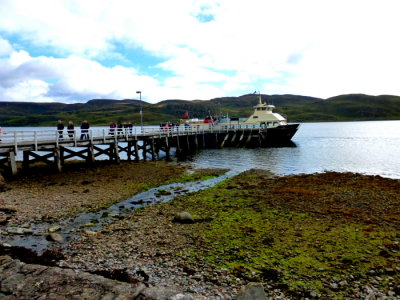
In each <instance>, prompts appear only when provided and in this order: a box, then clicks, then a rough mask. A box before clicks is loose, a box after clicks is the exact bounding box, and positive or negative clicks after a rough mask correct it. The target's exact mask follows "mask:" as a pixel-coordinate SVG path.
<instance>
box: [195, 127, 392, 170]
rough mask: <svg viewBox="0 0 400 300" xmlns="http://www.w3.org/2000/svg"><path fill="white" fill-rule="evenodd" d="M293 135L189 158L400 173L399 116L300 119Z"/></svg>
mask: <svg viewBox="0 0 400 300" xmlns="http://www.w3.org/2000/svg"><path fill="white" fill-rule="evenodd" d="M292 140H293V145H292V146H291V147H277V148H256V149H243V148H224V149H212V150H204V151H200V152H199V153H198V154H196V155H194V156H193V157H191V159H190V163H191V164H192V165H194V166H195V167H200V168H205V167H214V168H228V169H235V170H237V171H244V170H247V169H251V168H258V169H266V170H270V171H271V172H273V173H275V174H279V175H288V174H301V173H307V174H309V173H318V172H324V171H338V172H355V173H361V174H368V175H380V176H383V177H389V178H400V121H363V122H323V123H303V124H301V125H300V128H299V130H298V132H297V133H296V135H295V136H294V137H293V139H292Z"/></svg>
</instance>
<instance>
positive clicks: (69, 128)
mask: <svg viewBox="0 0 400 300" xmlns="http://www.w3.org/2000/svg"><path fill="white" fill-rule="evenodd" d="M67 131H68V136H69V137H70V138H71V139H72V138H73V137H74V134H75V127H74V123H72V121H69V122H68V125H67Z"/></svg>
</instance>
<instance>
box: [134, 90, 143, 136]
mask: <svg viewBox="0 0 400 300" xmlns="http://www.w3.org/2000/svg"><path fill="white" fill-rule="evenodd" d="M136 94H139V104H140V128H141V132H142V133H143V107H142V92H141V91H137V92H136Z"/></svg>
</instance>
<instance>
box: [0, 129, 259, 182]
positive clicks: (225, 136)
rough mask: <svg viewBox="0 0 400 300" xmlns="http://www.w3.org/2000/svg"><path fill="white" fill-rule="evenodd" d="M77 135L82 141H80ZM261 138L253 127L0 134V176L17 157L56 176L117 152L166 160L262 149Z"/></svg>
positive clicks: (11, 170)
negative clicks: (70, 165)
mask: <svg viewBox="0 0 400 300" xmlns="http://www.w3.org/2000/svg"><path fill="white" fill-rule="evenodd" d="M81 137H82V138H81ZM263 138H264V136H263V135H261V134H259V129H255V128H245V129H244V128H243V129H241V128H236V127H231V128H224V129H218V130H216V129H214V128H212V127H210V128H209V129H202V128H200V127H195V126H193V127H183V126H180V127H172V128H167V129H166V128H144V129H143V130H140V129H138V128H133V129H122V130H120V131H117V130H115V131H110V130H109V129H100V128H97V129H96V128H94V129H89V132H88V136H82V132H81V131H80V130H76V131H74V132H73V133H70V134H68V133H67V132H65V131H64V132H63V133H60V132H58V131H57V130H34V131H3V134H2V136H1V141H0V172H1V174H2V175H3V176H4V177H5V178H10V177H13V176H15V175H16V174H17V172H18V168H17V157H20V159H19V160H21V161H22V168H29V166H30V165H31V164H32V163H35V162H43V163H46V164H48V165H49V166H50V167H52V168H54V169H55V170H56V171H58V172H61V171H62V166H63V164H64V162H65V161H66V160H68V159H77V158H79V159H83V160H85V161H86V162H87V163H88V164H89V165H93V164H95V162H96V158H97V157H98V156H100V155H105V156H106V157H107V158H108V159H109V160H111V161H114V162H115V163H119V162H120V160H121V158H120V153H123V152H125V153H126V158H127V160H128V161H139V160H140V159H143V160H147V159H151V160H156V159H158V158H159V154H160V152H163V153H164V155H165V157H166V158H167V159H169V158H170V155H171V148H175V153H176V154H177V155H185V154H187V153H192V152H196V151H197V150H198V149H204V148H221V147H232V146H233V147H257V146H262V144H263Z"/></svg>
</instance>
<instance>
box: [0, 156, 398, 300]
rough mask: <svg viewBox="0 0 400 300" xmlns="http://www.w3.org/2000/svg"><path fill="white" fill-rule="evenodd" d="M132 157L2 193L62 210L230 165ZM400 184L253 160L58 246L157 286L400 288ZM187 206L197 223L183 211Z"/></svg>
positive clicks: (305, 292)
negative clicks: (276, 171) (290, 170)
mask: <svg viewBox="0 0 400 300" xmlns="http://www.w3.org/2000/svg"><path fill="white" fill-rule="evenodd" d="M132 165H133V166H135V167H132V170H130V169H131V168H130V167H129V165H125V164H123V165H120V166H114V165H104V166H101V167H99V168H97V169H94V170H87V169H73V170H70V171H67V172H66V173H61V174H47V175H46V174H41V175H40V174H39V173H37V175H35V176H37V177H36V178H35V177H34V176H33V177H32V176H27V177H26V178H25V179H24V178H22V182H20V183H19V184H17V183H13V182H11V183H6V184H4V186H3V192H1V193H0V196H1V198H0V199H1V203H0V205H1V206H2V207H5V208H7V209H9V210H8V213H9V214H10V218H9V219H8V220H7V222H9V223H10V224H24V223H26V222H31V221H32V220H31V219H35V220H37V221H39V220H42V219H43V220H44V219H45V220H47V219H49V218H50V219H53V220H54V219H57V218H59V217H61V216H65V215H69V214H72V213H76V212H78V211H79V212H81V211H85V210H96V209H98V208H99V207H101V206H104V205H109V204H110V203H111V202H112V203H115V202H118V201H120V200H122V199H126V198H128V197H130V196H131V195H132V194H134V193H138V192H139V191H141V190H143V189H146V188H148V187H149V186H150V185H151V186H158V185H161V184H164V183H166V182H172V181H179V180H192V179H193V174H200V175H196V176H197V178H195V179H201V178H203V177H204V176H217V175H219V174H221V172H222V171H221V170H220V171H214V172H213V171H212V170H203V171H201V172H199V173H196V172H194V173H193V172H191V174H188V173H187V172H186V171H187V170H186V167H184V166H180V165H175V164H167V163H162V162H146V163H143V164H142V165H140V167H139V165H135V164H132ZM133 176H137V177H133ZM188 177H191V179H189V178H188ZM399 191H400V180H395V179H387V178H382V177H380V176H366V175H360V174H353V173H336V172H326V173H319V174H309V175H305V174H303V175H290V176H283V177H279V176H274V175H273V174H271V173H268V172H266V171H260V170H250V171H247V172H244V173H241V174H239V175H237V176H235V177H233V178H230V179H228V180H226V181H224V182H222V183H220V184H218V185H217V186H215V187H212V188H209V189H207V190H204V191H200V192H196V193H193V194H188V195H182V196H180V197H178V198H176V199H174V200H172V201H170V202H166V203H159V204H156V205H154V206H148V207H145V208H142V209H139V210H137V211H136V212H134V213H132V214H130V215H126V216H124V218H122V219H120V220H116V221H115V222H114V223H112V224H109V225H106V226H104V227H103V228H102V229H101V230H100V231H99V232H96V233H93V232H90V233H89V232H88V233H86V234H85V233H84V234H82V235H81V236H80V237H79V238H78V239H76V240H73V241H71V242H70V243H69V244H68V245H67V246H66V247H65V248H63V249H61V250H60V251H61V252H62V259H60V260H58V261H57V262H56V265H58V266H60V267H62V268H67V269H74V270H83V271H88V272H91V273H97V274H105V273H107V272H108V273H112V272H115V271H116V270H118V271H120V272H125V273H124V274H126V276H128V277H129V278H134V279H136V280H139V281H141V282H144V283H145V284H146V285H148V286H156V287H179V289H180V290H181V291H182V292H187V293H191V294H194V295H202V296H203V297H205V298H206V299H231V298H232V297H234V296H235V295H236V294H237V293H238V290H239V289H240V288H241V287H242V286H244V285H246V284H247V283H249V282H261V283H263V286H264V289H265V292H266V294H267V295H268V296H270V297H278V296H279V297H281V299H282V298H283V299H285V298H286V299H297V298H299V299H300V298H330V299H342V298H346V299H349V298H353V299H363V298H367V297H376V298H379V297H392V298H393V299H396V297H399V295H400V267H399V266H400V234H399V233H398V232H399V229H400V208H399V207H400V195H399ZM64 195H69V197H66V196H65V198H64ZM61 196H62V197H61ZM3 199H5V200H3ZM71 199H72V200H71ZM68 201H69V202H68ZM68 203H69V204H70V205H67V204H68ZM182 211H186V212H189V213H190V214H191V215H192V216H193V218H194V223H191V224H181V223H178V222H175V221H174V217H175V215H176V214H177V213H179V212H182Z"/></svg>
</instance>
